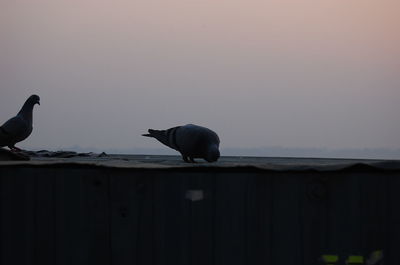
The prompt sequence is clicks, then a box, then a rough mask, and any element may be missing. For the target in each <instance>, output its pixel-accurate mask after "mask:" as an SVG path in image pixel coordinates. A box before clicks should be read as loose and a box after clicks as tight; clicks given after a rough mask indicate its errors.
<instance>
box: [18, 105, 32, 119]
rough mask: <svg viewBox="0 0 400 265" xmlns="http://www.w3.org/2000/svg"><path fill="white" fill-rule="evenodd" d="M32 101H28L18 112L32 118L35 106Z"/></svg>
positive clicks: (26, 117)
mask: <svg viewBox="0 0 400 265" xmlns="http://www.w3.org/2000/svg"><path fill="white" fill-rule="evenodd" d="M34 105H35V104H32V102H29V101H26V102H25V104H24V105H23V106H22V108H21V110H20V111H19V112H18V115H21V116H22V117H24V118H25V119H27V120H32V115H33V114H32V113H33V106H34Z"/></svg>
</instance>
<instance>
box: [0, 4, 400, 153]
mask: <svg viewBox="0 0 400 265" xmlns="http://www.w3.org/2000/svg"><path fill="white" fill-rule="evenodd" d="M398 10H400V2H399V1H397V0H379V1H376V0H375V1H371V0H334V1H333V0H323V1H321V0H270V1H267V0H229V1H228V0H218V1H215V0H201V1H200V0H134V1H132V0H130V1H128V0H113V1H111V0H110V1H105V0H2V1H0V40H1V42H0V123H3V122H5V121H6V120H7V119H8V118H10V117H12V116H13V115H15V114H16V113H17V112H18V110H19V109H20V107H21V106H22V104H23V103H24V101H25V100H26V98H27V97H28V96H29V95H31V94H38V95H39V96H40V97H41V105H40V106H36V107H35V110H34V131H33V133H32V135H31V136H30V137H29V138H28V139H27V140H25V141H24V142H22V143H20V144H19V147H22V148H27V149H62V148H71V147H85V148H96V149H100V150H101V149H115V150H118V149H129V148H158V147H161V146H160V144H159V143H157V142H156V141H155V140H153V139H149V138H144V137H142V136H141V134H142V133H145V132H146V131H147V129H148V128H155V129H165V128H169V127H173V126H177V125H183V124H187V123H194V124H198V125H203V126H206V127H209V128H211V129H213V130H214V131H216V132H217V133H218V134H219V136H220V139H221V147H222V148H260V147H268V146H275V147H277V146H279V147H284V148H328V149H340V148H359V149H364V148H397V149H398V148H400V115H399V114H400V34H399V28H400V16H398Z"/></svg>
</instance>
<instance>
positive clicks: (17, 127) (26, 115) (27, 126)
mask: <svg viewBox="0 0 400 265" xmlns="http://www.w3.org/2000/svg"><path fill="white" fill-rule="evenodd" d="M35 104H39V105H40V98H39V96H37V95H32V96H30V97H29V98H28V99H27V100H26V101H25V103H24V105H23V106H22V108H21V110H20V111H19V112H18V114H17V116H15V117H13V118H11V119H9V120H8V121H6V122H5V123H4V124H3V125H2V126H1V127H0V147H3V146H8V148H10V149H11V151H21V149H20V148H18V147H16V146H15V144H16V143H18V142H21V141H23V140H25V139H26V138H28V136H29V135H30V134H31V133H32V129H33V127H32V112H33V106H35Z"/></svg>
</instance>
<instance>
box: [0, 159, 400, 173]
mask: <svg viewBox="0 0 400 265" xmlns="http://www.w3.org/2000/svg"><path fill="white" fill-rule="evenodd" d="M115 162H116V161H101V162H93V161H92V162H88V161H73V162H66V161H9V162H4V161H3V162H0V168H60V169H62V168H104V169H106V168H108V169H129V170H132V171H175V172H268V171H269V172H337V171H349V172H371V171H372V172H400V162H399V161H385V162H375V163H359V162H358V163H349V164H338V165H274V164H265V165H252V164H233V163H232V164H223V165H215V164H185V165H163V164H157V163H136V164H135V163H130V162H127V163H124V162H123V161H118V162H117V163H115Z"/></svg>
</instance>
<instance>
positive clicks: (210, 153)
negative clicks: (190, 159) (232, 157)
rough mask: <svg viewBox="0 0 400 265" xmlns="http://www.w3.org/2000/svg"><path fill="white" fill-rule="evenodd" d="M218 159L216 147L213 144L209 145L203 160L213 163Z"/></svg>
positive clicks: (218, 154)
mask: <svg viewBox="0 0 400 265" xmlns="http://www.w3.org/2000/svg"><path fill="white" fill-rule="evenodd" d="M219 157H220V153H219V149H218V146H217V145H215V144H213V145H211V146H210V147H209V148H208V150H207V154H206V157H205V158H204V159H205V160H206V161H207V162H215V161H217V160H218V158H219Z"/></svg>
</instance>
